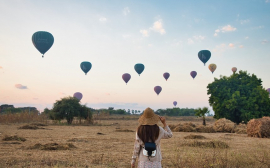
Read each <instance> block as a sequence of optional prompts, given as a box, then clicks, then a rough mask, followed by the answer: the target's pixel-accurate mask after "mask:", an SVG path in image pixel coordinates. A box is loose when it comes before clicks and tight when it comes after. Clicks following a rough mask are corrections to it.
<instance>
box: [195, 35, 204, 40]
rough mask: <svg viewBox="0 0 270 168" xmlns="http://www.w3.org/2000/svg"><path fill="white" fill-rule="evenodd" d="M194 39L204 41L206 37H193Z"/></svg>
mask: <svg viewBox="0 0 270 168" xmlns="http://www.w3.org/2000/svg"><path fill="white" fill-rule="evenodd" d="M193 38H194V39H195V40H204V39H205V36H201V35H199V36H193Z"/></svg>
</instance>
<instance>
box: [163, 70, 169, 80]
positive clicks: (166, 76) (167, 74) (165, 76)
mask: <svg viewBox="0 0 270 168" xmlns="http://www.w3.org/2000/svg"><path fill="white" fill-rule="evenodd" d="M163 77H164V78H165V79H166V81H167V79H168V78H169V77H170V74H169V73H168V72H165V73H164V74H163Z"/></svg>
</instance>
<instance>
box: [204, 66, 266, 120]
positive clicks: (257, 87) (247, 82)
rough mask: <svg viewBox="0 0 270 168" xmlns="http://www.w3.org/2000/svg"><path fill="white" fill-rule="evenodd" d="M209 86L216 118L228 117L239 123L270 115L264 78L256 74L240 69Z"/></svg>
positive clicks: (208, 91) (210, 101)
mask: <svg viewBox="0 0 270 168" xmlns="http://www.w3.org/2000/svg"><path fill="white" fill-rule="evenodd" d="M207 88H208V90H207V94H208V95H210V97H209V104H210V105H211V106H212V107H213V110H214V112H215V115H214V118H216V119H219V118H227V119H229V120H231V121H233V122H236V123H237V124H239V123H240V122H242V121H244V122H245V123H247V122H248V121H249V120H250V119H252V118H261V117H263V116H269V115H270V99H269V93H268V92H267V91H266V90H265V89H264V88H263V87H262V80H261V79H258V78H257V76H256V75H254V74H252V75H250V74H248V73H247V72H246V71H239V73H235V74H232V75H231V76H229V77H226V76H221V77H220V79H217V78H215V80H214V82H212V83H210V84H208V86H207Z"/></svg>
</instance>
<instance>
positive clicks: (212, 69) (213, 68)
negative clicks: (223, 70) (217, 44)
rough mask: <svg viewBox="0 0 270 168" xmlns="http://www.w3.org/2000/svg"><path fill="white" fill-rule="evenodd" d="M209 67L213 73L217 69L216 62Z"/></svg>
mask: <svg viewBox="0 0 270 168" xmlns="http://www.w3.org/2000/svg"><path fill="white" fill-rule="evenodd" d="M208 69H209V70H210V71H211V72H212V73H213V72H214V71H215V70H216V69H217V65H216V64H210V65H209V66H208Z"/></svg>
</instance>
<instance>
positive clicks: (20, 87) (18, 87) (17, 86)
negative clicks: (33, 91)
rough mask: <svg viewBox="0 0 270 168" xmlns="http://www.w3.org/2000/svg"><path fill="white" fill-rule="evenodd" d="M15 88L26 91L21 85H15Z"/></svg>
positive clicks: (25, 87)
mask: <svg viewBox="0 0 270 168" xmlns="http://www.w3.org/2000/svg"><path fill="white" fill-rule="evenodd" d="M15 87H16V88H17V89H27V86H23V85H21V84H16V85H15Z"/></svg>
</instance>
